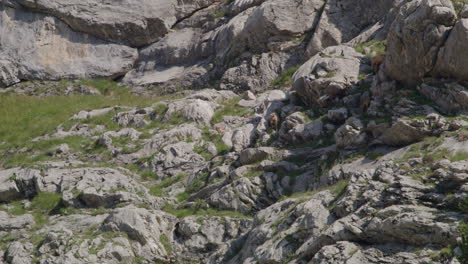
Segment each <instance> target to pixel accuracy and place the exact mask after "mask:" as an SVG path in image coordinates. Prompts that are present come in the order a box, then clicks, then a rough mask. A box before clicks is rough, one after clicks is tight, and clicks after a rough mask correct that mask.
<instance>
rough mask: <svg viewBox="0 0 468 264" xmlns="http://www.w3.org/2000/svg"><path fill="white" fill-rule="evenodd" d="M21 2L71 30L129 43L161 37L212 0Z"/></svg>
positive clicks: (136, 44)
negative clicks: (64, 24)
mask: <svg viewBox="0 0 468 264" xmlns="http://www.w3.org/2000/svg"><path fill="white" fill-rule="evenodd" d="M17 2H18V3H20V4H21V5H24V6H26V7H28V8H32V9H34V10H37V11H39V12H45V13H48V14H51V15H54V16H57V17H58V18H60V19H61V20H63V21H65V23H67V24H68V25H69V26H70V27H71V28H72V29H74V30H75V31H80V32H85V33H88V34H90V35H94V36H96V37H98V38H101V39H105V40H108V41H113V42H119V43H123V44H127V45H130V46H133V47H140V46H144V45H148V44H151V43H153V42H155V41H157V40H159V39H161V38H162V37H163V36H164V35H165V34H167V33H168V32H169V30H170V29H171V28H172V26H174V25H175V24H176V23H177V21H179V20H180V19H181V18H184V17H186V16H188V15H190V14H191V13H193V12H195V11H196V10H198V9H201V8H203V7H205V6H208V5H209V4H211V3H212V2H213V1H209V0H201V1H199V0H191V1H188V2H187V3H185V2H184V3H180V2H177V1H167V0H158V1H134V0H125V1H120V2H119V3H118V4H117V5H116V4H115V3H112V2H106V1H104V2H102V1H96V0H88V1H77V0H67V1H58V0H41V1H32V0H20V1H17Z"/></svg>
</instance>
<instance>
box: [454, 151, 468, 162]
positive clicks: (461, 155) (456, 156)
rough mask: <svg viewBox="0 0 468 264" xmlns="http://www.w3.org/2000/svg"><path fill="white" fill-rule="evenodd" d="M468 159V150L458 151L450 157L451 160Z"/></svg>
mask: <svg viewBox="0 0 468 264" xmlns="http://www.w3.org/2000/svg"><path fill="white" fill-rule="evenodd" d="M462 160H468V152H457V153H455V154H454V155H452V156H451V157H450V161H451V162H456V161H462Z"/></svg>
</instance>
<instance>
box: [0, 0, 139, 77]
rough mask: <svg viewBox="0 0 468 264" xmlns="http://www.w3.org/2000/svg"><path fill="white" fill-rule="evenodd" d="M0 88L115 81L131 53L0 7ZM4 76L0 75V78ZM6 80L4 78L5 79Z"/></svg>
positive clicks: (56, 23)
mask: <svg viewBox="0 0 468 264" xmlns="http://www.w3.org/2000/svg"><path fill="white" fill-rule="evenodd" d="M0 34H1V35H2V36H8V37H2V39H1V40H0V45H1V47H2V52H1V53H2V57H3V58H4V59H3V62H5V60H6V63H2V65H3V66H2V68H5V69H6V70H2V72H3V73H7V74H8V76H9V78H6V79H5V80H2V83H3V84H4V85H7V84H11V83H14V82H17V81H16V80H17V79H21V80H37V79H39V80H44V79H45V80H47V79H48V80H58V79H68V78H96V77H111V78H113V77H117V76H120V75H122V74H124V73H126V72H127V71H129V70H130V69H131V68H132V66H133V63H134V62H135V60H136V58H137V51H136V50H135V49H132V48H129V47H126V46H123V45H119V44H113V43H109V42H105V41H102V40H99V39H97V38H94V37H90V36H88V35H86V34H83V33H77V32H74V31H72V30H70V28H69V27H68V26H67V25H66V24H65V23H63V22H62V21H60V20H59V19H57V18H55V17H52V16H49V15H43V14H39V13H32V12H30V11H27V10H25V9H22V8H14V9H13V8H9V7H5V6H0ZM2 75H4V74H2ZM8 76H7V77H8Z"/></svg>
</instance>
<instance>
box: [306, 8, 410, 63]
mask: <svg viewBox="0 0 468 264" xmlns="http://www.w3.org/2000/svg"><path fill="white" fill-rule="evenodd" d="M401 2H402V1H395V0H381V1H377V2H376V1H368V0H364V1H354V0H347V1H338V0H333V1H329V2H327V5H325V8H324V10H323V13H322V15H321V17H320V21H319V23H318V25H317V29H316V30H315V32H314V34H313V36H312V39H311V40H310V42H309V44H308V46H307V54H308V55H309V56H313V55H315V54H317V53H318V52H320V51H322V50H323V49H325V48H327V47H330V46H336V45H339V44H343V43H346V42H348V41H351V40H352V39H353V38H355V37H357V36H358V35H359V34H360V33H361V32H362V31H364V29H366V28H367V27H369V25H373V24H374V23H378V24H383V25H385V24H390V23H391V21H392V20H391V19H390V18H391V16H393V12H394V10H392V9H394V8H396V7H398V6H399V5H400V4H401ZM358 14H359V15H358ZM385 27H387V25H385Z"/></svg>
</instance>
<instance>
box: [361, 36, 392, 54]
mask: <svg viewBox="0 0 468 264" xmlns="http://www.w3.org/2000/svg"><path fill="white" fill-rule="evenodd" d="M354 49H355V50H356V51H357V52H359V53H362V54H364V55H366V56H370V55H373V56H383V55H385V53H386V50H387V41H386V40H371V41H368V42H365V43H360V44H357V45H356V46H355V47H354ZM366 50H370V52H368V53H367V52H366ZM374 52H375V54H374Z"/></svg>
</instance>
